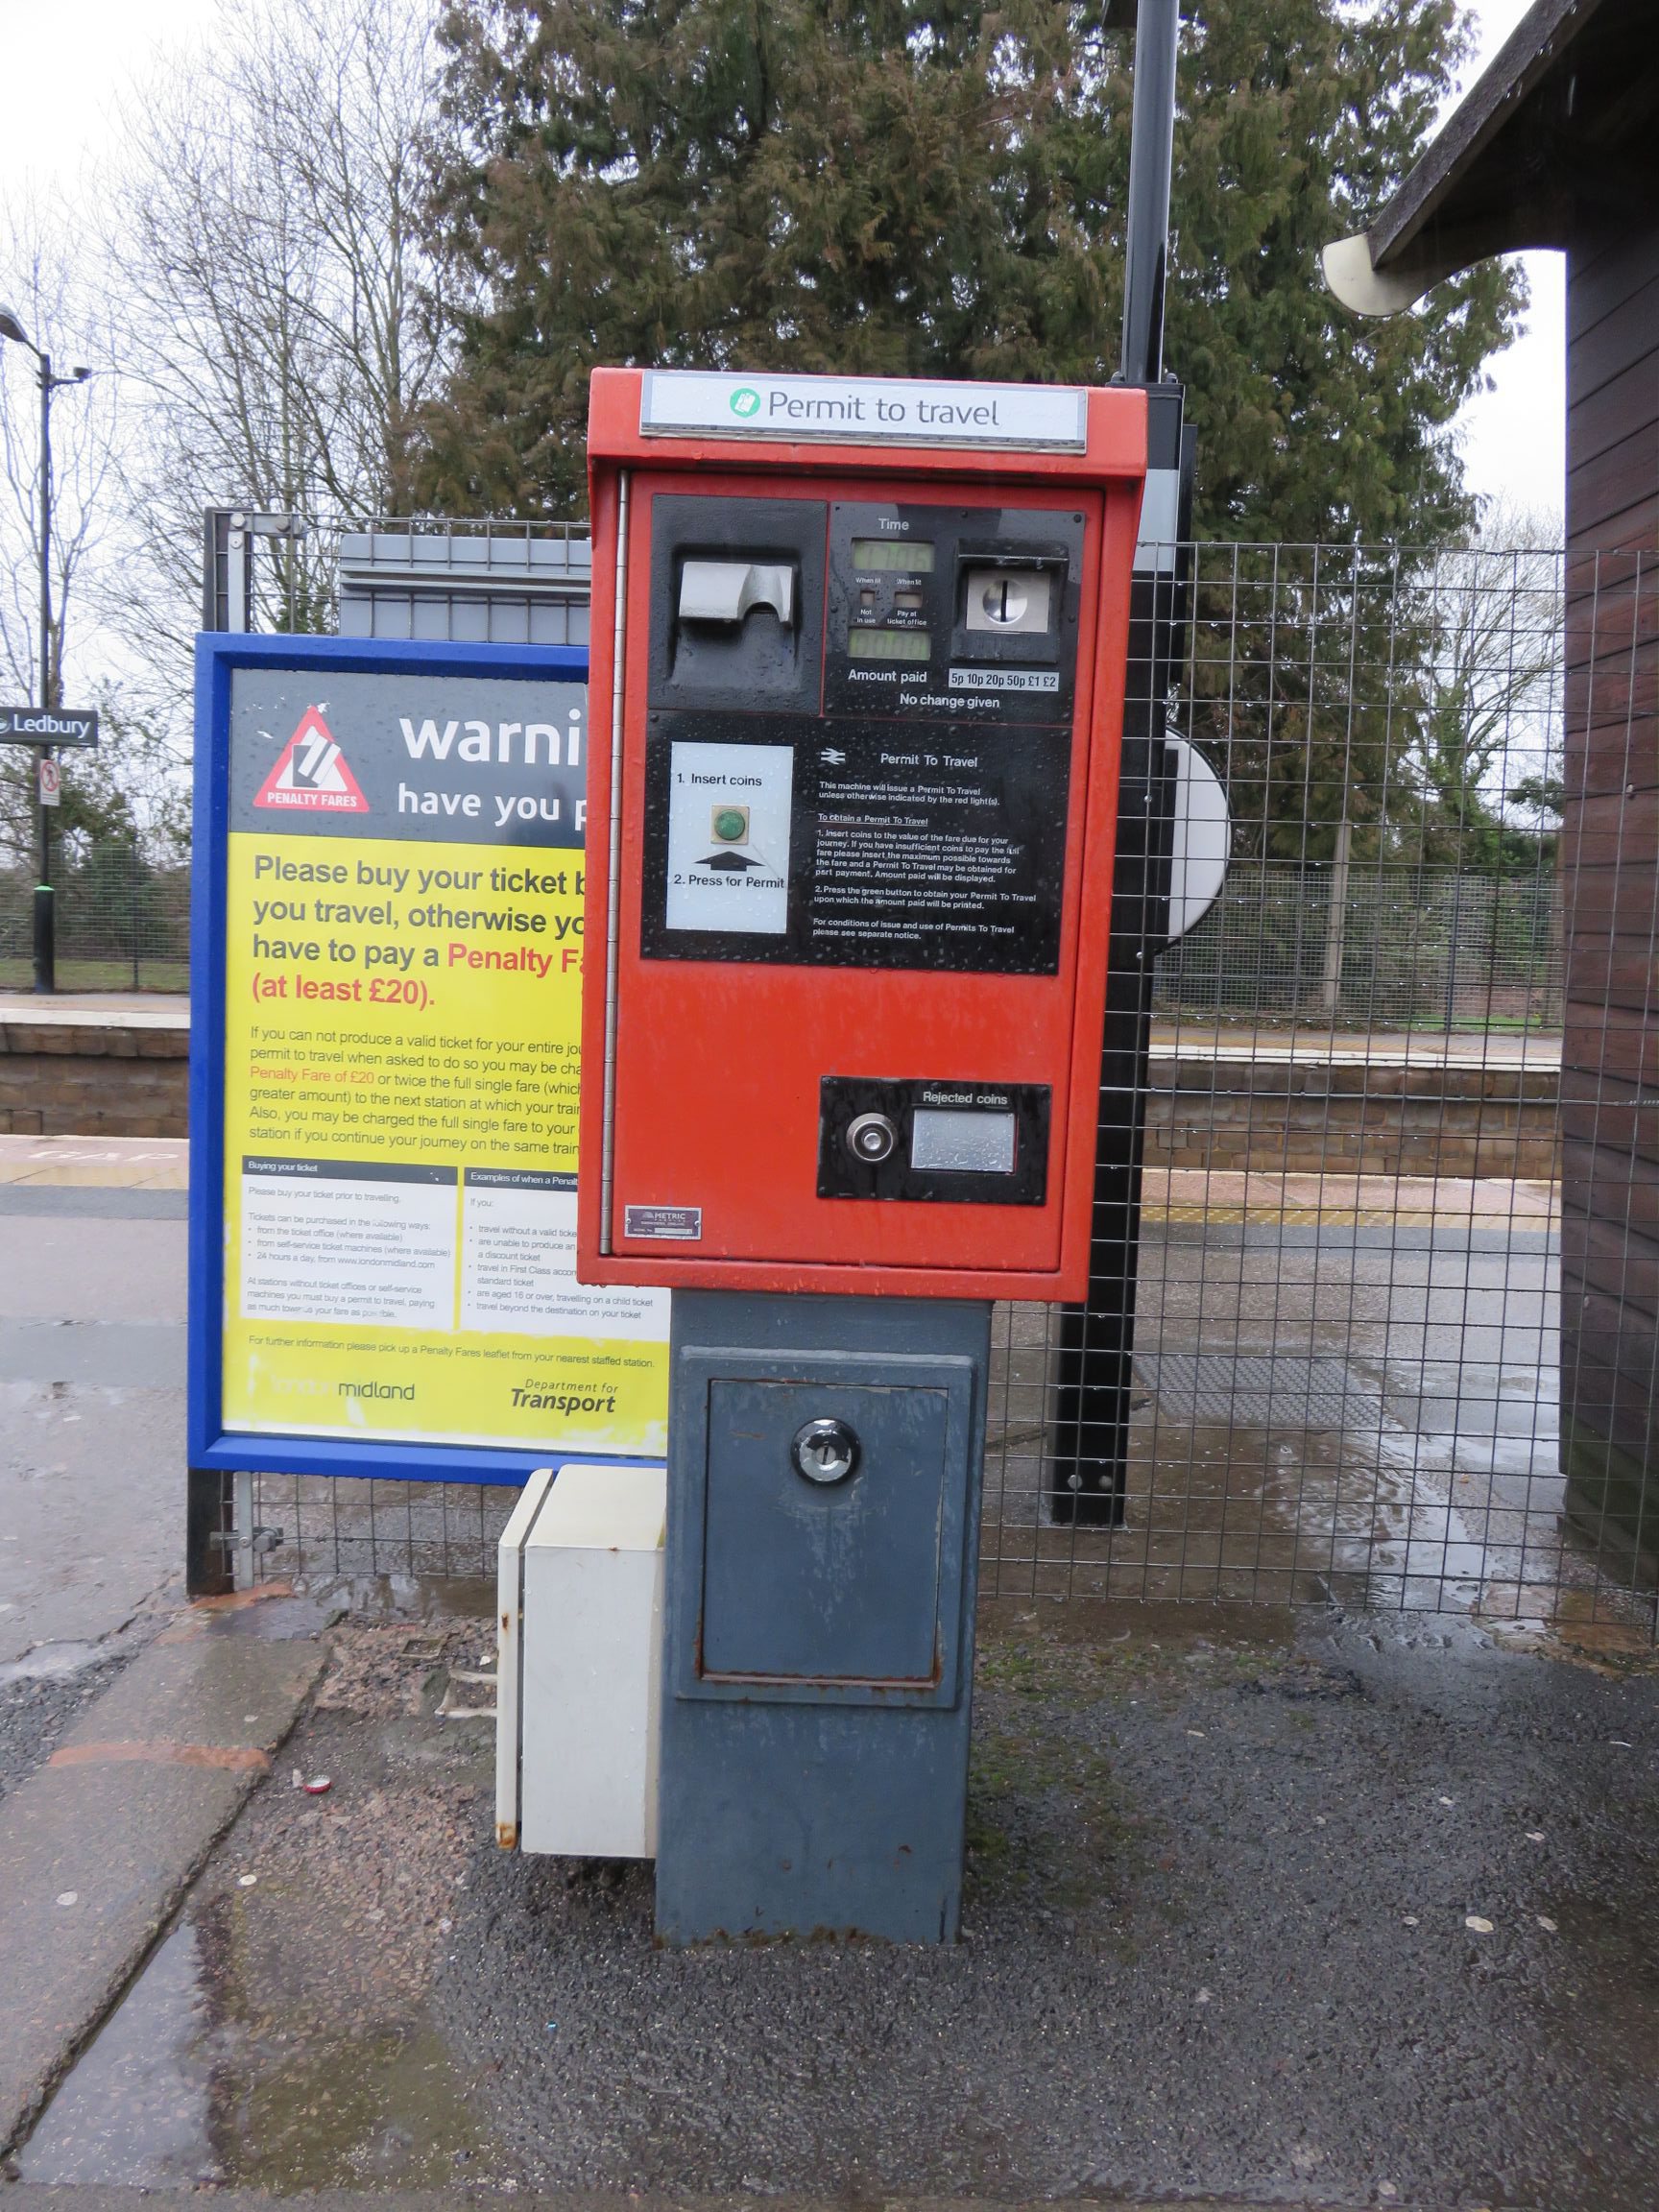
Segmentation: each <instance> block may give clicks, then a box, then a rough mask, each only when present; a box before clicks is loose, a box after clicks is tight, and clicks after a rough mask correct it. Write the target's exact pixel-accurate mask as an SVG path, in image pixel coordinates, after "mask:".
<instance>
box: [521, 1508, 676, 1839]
mask: <svg viewBox="0 0 1659 2212" xmlns="http://www.w3.org/2000/svg"><path fill="white" fill-rule="evenodd" d="M667 1491H668V1481H667V1475H666V1472H665V1470H664V1469H662V1468H661V1467H600V1466H593V1467H589V1466H567V1467H564V1468H561V1469H560V1470H559V1472H558V1473H557V1475H555V1473H554V1472H553V1470H552V1469H551V1468H545V1467H543V1468H539V1469H538V1470H537V1471H536V1473H535V1474H534V1475H532V1476H531V1478H530V1480H529V1481H528V1482H527V1483H526V1484H525V1486H524V1492H523V1495H522V1496H521V1497H520V1499H519V1501H518V1504H517V1508H516V1510H515V1512H514V1514H513V1518H512V1520H511V1521H509V1523H508V1524H507V1527H506V1528H505V1530H504V1531H503V1532H502V1536H501V1544H500V1550H499V1553H498V1579H499V1595H498V1601H497V1605H496V1629H497V1635H498V1642H499V1649H500V1662H499V1671H498V1676H497V1679H498V1683H499V1690H498V1695H497V1719H496V1737H495V1836H496V1840H497V1841H498V1842H499V1843H501V1844H502V1845H503V1846H505V1847H506V1848H507V1849H509V1850H510V1849H512V1848H513V1847H514V1846H515V1845H517V1848H518V1849H520V1850H522V1851H549V1852H558V1853H560V1854H562V1855H564V1856H565V1857H569V1858H579V1859H652V1858H655V1857H656V1854H657V1746H658V1735H659V1726H658V1716H659V1710H660V1703H659V1701H660V1695H661V1692H660V1677H661V1662H662V1539H663V1530H664V1523H665V1519H666V1513H667Z"/></svg>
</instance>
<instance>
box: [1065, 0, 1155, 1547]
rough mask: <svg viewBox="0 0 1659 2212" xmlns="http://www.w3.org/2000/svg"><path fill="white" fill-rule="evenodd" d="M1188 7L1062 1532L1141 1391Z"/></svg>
mask: <svg viewBox="0 0 1659 2212" xmlns="http://www.w3.org/2000/svg"><path fill="white" fill-rule="evenodd" d="M1180 29H1181V11H1180V0H1140V7H1139V12H1138V14H1137V18H1136V28H1135V94H1134V118H1133V129H1134V134H1133V137H1132V138H1131V141H1130V148H1129V203H1128V207H1127V209H1126V211H1125V225H1124V228H1125V251H1124V261H1123V357H1122V364H1121V367H1120V369H1119V372H1118V381H1119V382H1120V383H1124V384H1131V385H1141V386H1142V387H1144V388H1145V389H1146V394H1147V421H1146V441H1147V478H1146V496H1145V501H1144V504H1143V506H1142V522H1141V543H1140V544H1139V545H1138V546H1137V548H1136V553H1135V567H1134V572H1133V575H1132V577H1131V580H1130V589H1129V666H1128V681H1127V688H1126V693H1125V697H1124V703H1123V751H1122V761H1121V776H1120V780H1119V785H1118V793H1119V797H1118V860H1117V870H1116V875H1115V878H1114V882H1113V895H1112V936H1111V945H1110V950H1109V954H1108V959H1107V986H1106V1022H1105V1035H1104V1039H1103V1044H1102V1049H1101V1055H1100V1115H1099V1125H1098V1134H1097V1142H1096V1153H1095V1171H1094V1224H1093V1234H1092V1236H1091V1238H1090V1254H1089V1292H1088V1296H1087V1298H1086V1299H1085V1301H1084V1303H1083V1304H1082V1305H1080V1306H1062V1307H1061V1308H1060V1311H1059V1327H1058V1337H1057V1342H1056V1355H1057V1357H1056V1359H1055V1366H1054V1380H1055V1391H1054V1419H1053V1423H1052V1427H1051V1429H1050V1431H1049V1446H1048V1465H1047V1469H1046V1479H1045V1487H1046V1492H1047V1505H1048V1512H1049V1515H1050V1518H1051V1519H1052V1521H1053V1522H1055V1523H1056V1524H1058V1525H1059V1526H1061V1527H1068V1526H1070V1527H1078V1526H1093V1527H1103V1528H1117V1527H1121V1526H1122V1523H1123V1518H1124V1509H1125V1501H1126V1497H1127V1489H1128V1455H1129V1419H1130V1411H1131V1408H1132V1406H1133V1403H1134V1391H1135V1371H1134V1355H1135V1302H1136V1278H1137V1273H1138V1268H1139V1247H1140V1240H1141V1160H1142V1145H1143V1142H1144V1135H1145V1101H1146V1083H1147V1059H1148V1051H1149V1047H1150V1044H1151V1029H1152V980H1153V974H1152V969H1153V955H1154V953H1155V951H1156V950H1157V946H1158V944H1159V942H1160V936H1159V932H1160V931H1161V929H1162V928H1163V926H1164V925H1165V922H1166V917H1167V911H1168V909H1167V904H1166V900H1167V893H1168V884H1169V840H1170V830H1171V816H1172V809H1173V805H1174V781H1173V762H1174V754H1173V752H1172V751H1171V749H1170V748H1169V747H1167V746H1166V744H1165V742H1164V734H1165V694H1166V688H1167V685H1168V682H1169V673H1170V667H1171V662H1172V657H1173V629H1174V619H1175V615H1176V611H1177V606H1178V603H1179V599H1180V596H1181V575H1180V567H1181V555H1180V549H1179V546H1178V544H1177V543H1176V541H1177V540H1178V539H1179V537H1180V535H1181V533H1182V531H1183V530H1184V529H1185V528H1186V527H1187V523H1186V520H1185V518H1184V512H1183V499H1182V485H1183V482H1184V481H1185V480H1186V469H1185V468H1184V461H1183V456H1184V455H1185V454H1186V452H1187V450H1188V449H1187V446H1186V444H1185V434H1184V431H1183V427H1182V404H1181V393H1180V389H1179V387H1178V386H1176V385H1173V384H1166V383H1165V382H1164V292H1165V278H1166V264H1167V260H1168V243H1169V186H1170V171H1171V166H1172V163H1173V160H1174V148H1175V63H1176V55H1177V51H1178V45H1179V37H1180Z"/></svg>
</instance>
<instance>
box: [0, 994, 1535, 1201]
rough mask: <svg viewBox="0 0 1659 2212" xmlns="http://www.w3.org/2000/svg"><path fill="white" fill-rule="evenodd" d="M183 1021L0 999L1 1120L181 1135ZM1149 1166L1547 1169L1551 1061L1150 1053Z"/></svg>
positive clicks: (19, 1127) (32, 1132) (15, 1129)
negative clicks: (1, 1006) (1417, 1061)
mask: <svg viewBox="0 0 1659 2212" xmlns="http://www.w3.org/2000/svg"><path fill="white" fill-rule="evenodd" d="M189 1050H190V1036H189V1030H188V1027H187V1025H186V1022H185V1018H184V1016H183V1012H182V1009H180V1014H179V1016H178V1017H177V1019H176V1020H174V1021H172V1022H169V1023H168V1024H167V1025H166V1026H159V1025H156V1022H154V1021H153V1022H149V1023H146V1024H144V1025H142V1026H140V1025H139V1024H137V1023H135V1022H123V1021H121V1020H119V1019H117V1018H114V1017H111V1016H108V1015H105V1016H102V1017H100V1016H97V1015H92V1014H88V1015H85V1016H84V1017H82V1016H75V1017H73V1018H71V1017H69V1016H68V1015H67V1014H66V1013H57V1014H54V1016H53V1017H52V1018H51V1019H50V1020H46V1019H40V1020H34V1021H32V1020H31V1019H30V1018H29V1017H28V1016H27V1015H16V1014H12V1013H7V1014H4V1015H0V1134H8V1135H13V1136H23V1137H35V1136H42V1137H57V1136H65V1137H94V1136H107V1137H182V1136H184V1135H185V1133H186V1082H187V1071H188V1068H189ZM1150 1079H1151V1094H1150V1096H1149V1098H1148V1101H1147V1113H1146V1151H1145V1159H1146V1165H1147V1166H1149V1167H1212V1168H1219V1169H1228V1168H1246V1167H1248V1168H1254V1169H1257V1170H1259V1171H1261V1172H1264V1173H1267V1174H1273V1173H1279V1174H1292V1175H1300V1174H1312V1175H1316V1174H1319V1173H1320V1172H1321V1171H1323V1172H1325V1173H1327V1174H1345V1175H1436V1174H1438V1175H1508V1176H1514V1175H1520V1176H1552V1175H1554V1174H1556V1173H1557V1172H1558V1168H1557V1164H1556V1107H1557V1094H1558V1091H1559V1087H1560V1086H1559V1080H1558V1078H1557V1075H1556V1072H1555V1070H1554V1069H1553V1068H1552V1067H1548V1066H1545V1067H1537V1068H1531V1067H1527V1068H1523V1067H1503V1066H1500V1067H1496V1068H1494V1067H1491V1066H1486V1067H1480V1066H1471V1065H1465V1066H1459V1065H1457V1064H1456V1063H1455V1062H1453V1063H1451V1064H1449V1065H1437V1064H1432V1063H1431V1064H1427V1065H1424V1066H1420V1067H1418V1066H1412V1065H1410V1064H1409V1063H1407V1064H1404V1065H1390V1064H1388V1063H1387V1062H1386V1061H1379V1060H1375V1059H1374V1060H1369V1061H1367V1060H1361V1059H1359V1058H1358V1057H1355V1058H1353V1059H1349V1060H1327V1059H1319V1058H1315V1057H1307V1058H1301V1057H1299V1058H1296V1059H1291V1058H1290V1057H1288V1056H1285V1057H1281V1058H1278V1059H1270V1058H1249V1057H1246V1056H1244V1055H1243V1054H1242V1053H1240V1054H1239V1055H1238V1057H1237V1058H1235V1057H1231V1056H1223V1055H1217V1054H1214V1053H1212V1052H1209V1051H1205V1050H1202V1049H1191V1050H1185V1051H1180V1052H1177V1053H1174V1054H1170V1053H1168V1052H1167V1051H1166V1052H1164V1053H1162V1054H1160V1053H1155V1054H1154V1056H1153V1059H1152V1062H1151V1068H1150Z"/></svg>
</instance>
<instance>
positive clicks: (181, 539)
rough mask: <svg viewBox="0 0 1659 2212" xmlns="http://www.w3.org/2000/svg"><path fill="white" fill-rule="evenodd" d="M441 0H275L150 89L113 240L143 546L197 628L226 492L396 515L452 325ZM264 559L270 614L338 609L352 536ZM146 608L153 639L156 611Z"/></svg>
mask: <svg viewBox="0 0 1659 2212" xmlns="http://www.w3.org/2000/svg"><path fill="white" fill-rule="evenodd" d="M437 13H438V0H255V5H254V6H253V7H252V9H251V10H246V11H241V12H234V13H233V12H231V11H230V10H229V8H227V10H226V14H225V18H224V28H223V32H222V34H221V36H220V37H219V38H218V39H217V40H216V42H215V43H214V44H213V46H212V47H211V48H210V49H209V50H208V51H207V52H206V54H205V55H203V56H196V57H192V59H191V60H190V61H189V63H188V65H187V66H186V65H185V64H184V63H183V62H177V63H174V64H172V65H170V66H169V67H168V68H167V69H166V70H165V71H164V72H163V74H162V75H161V76H160V77H159V78H158V79H157V80H156V82H155V83H153V84H151V85H149V86H148V87H147V88H146V90H145V93H144V95H143V98H142V100H141V101H140V102H137V103H135V104H134V107H133V113H134V116H135V120H134V122H133V124H132V130H131V132H130V135H129V142H128V144H127V145H126V146H125V147H124V148H122V149H121V150H120V151H119V153H118V155H117V156H116V175H117V182H116V185H115V187H114V190H113V192H112V194H111V204H112V207H113V223H112V229H111V236H110V240H109V244H110V250H111V254H112V257H113V258H115V259H116V260H117V261H118V263H119V267H120V273H121V274H120V284H119V287H118V290H119V296H120V300H121V301H122V313H123V318H124V328H123V332H122V348H123V356H124V361H125V364H126V366H127V368H128V370H129V372H130V373H132V375H133V376H134V377H135V378H136V379H137V380H138V382H139V384H140V387H141V390H142V393H143V400H144V403H143V420H142V423H141V427H140V435H139V436H138V438H137V440H136V441H135V444H134V449H133V452H132V457H131V459H130V460H129V461H128V463H127V465H126V471H125V472H126V481H127V489H128V493H129V502H130V508H131V513H132V519H133V526H134V530H135V534H136V539H137V547H136V548H135V549H136V550H140V551H141V552H142V554H143V556H144V557H145V558H147V560H148V561H149V563H150V564H151V565H152V566H153V567H154V569H155V571H156V574H157V576H158V577H159V578H161V579H163V580H164V587H163V588H164V589H166V590H167V592H168V594H169V606H168V610H167V613H166V615H165V617H164V620H163V622H162V624H161V629H162V631H163V633H164V634H165V635H167V636H169V637H172V639H173V640H174V641H175V642H176V643H182V642H183V640H184V639H185V638H186V637H187V636H188V634H189V632H190V631H191V630H193V628H194V627H195V604H196V583H197V576H198V541H199V531H200V519H201V511H202V509H203V507H204V506H205V505H210V504H229V505H232V506H237V505H246V506H249V507H257V508H266V509H276V510H290V509H292V510H297V511H300V512H301V513H302V514H309V515H316V514H317V513H319V512H321V511H325V510H328V509H332V510H335V511H337V512H345V513H349V514H356V515H363V514H376V513H383V514H397V513H400V512H405V511H407V508H408V504H409V499H410V479H411V447H412V431H413V424H414V421H415V418H416V415H417V412H418V410H419V409H420V407H421V403H422V401H423V400H424V399H425V398H426V397H427V396H428V394H429V393H430V392H431V391H432V390H433V388H434V387H435V384H436V382H437V379H438V377H439V374H440V373H441V370H442V367H443V364H444V359H445V344H446V329H447V324H446V320H445V314H444V311H443V307H442V302H441V301H440V300H439V299H438V297H437V291H436V286H437V278H436V275H435V272H434V271H433V270H432V268H431V266H430V264H429V263H428V260H427V258H426V256H425V253H424V251H423V249H422V246H421V237H420V231H419V227H418V223H417V216H418V213H419V210H420V205H421V198H422V194H423V191H424V185H425V177H426V162H427V158H428V138H429V133H430V132H431V131H432V129H433V128H434V127H435V121H436V102H435V97H434V90H433V85H434V68H435V43H434V32H435V23H436V18H437ZM280 559H281V562H282V564H283V565H282V566H281V567H280V569H279V570H278V571H277V572H276V574H275V575H273V574H272V572H271V571H270V569H269V568H268V569H267V572H266V573H267V589H268V590H269V591H270V592H271V593H272V595H273V601H274V603H273V604H272V605H270V606H269V607H268V609H267V619H275V620H277V621H282V622H284V623H285V624H286V625H288V626H292V627H298V628H311V627H318V626H321V625H323V624H325V622H326V621H327V620H328V618H329V615H330V613H331V607H330V593H331V585H332V574H331V569H332V562H331V548H329V547H326V546H325V545H321V544H318V543H316V542H315V541H313V542H312V544H311V545H309V546H308V547H307V548H304V549H301V550H300V551H298V552H296V553H292V554H290V553H286V552H284V553H283V554H282V555H281V557H280ZM145 621H146V626H147V627H148V628H150V629H151V631H152V634H154V629H155V624H154V619H153V611H151V610H147V611H146V615H145Z"/></svg>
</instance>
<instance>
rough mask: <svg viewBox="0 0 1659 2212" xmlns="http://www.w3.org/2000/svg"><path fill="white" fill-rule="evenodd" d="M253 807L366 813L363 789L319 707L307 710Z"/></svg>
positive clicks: (255, 799)
mask: <svg viewBox="0 0 1659 2212" xmlns="http://www.w3.org/2000/svg"><path fill="white" fill-rule="evenodd" d="M325 704H326V702H325ZM253 804H254V805H255V806H300V807H306V808H309V809H311V810H313V811H319V812H323V813H326V814H367V813H368V811H369V802H368V800H367V799H365V798H364V796H363V787H362V785H361V784H360V783H359V782H358V781H357V779H356V777H355V776H353V775H352V773H351V770H350V767H349V764H348V762H347V759H346V756H345V754H344V753H342V752H341V750H340V748H339V746H338V745H337V744H336V742H335V740H334V735H333V733H332V732H331V731H330V730H329V728H328V725H327V723H326V722H325V721H324V719H323V709H322V707H307V708H306V709H305V711H304V713H303V714H302V715H301V718H300V727H299V729H298V730H296V731H295V733H294V734H293V736H292V737H290V738H289V740H288V742H287V744H286V745H284V746H283V748H282V752H281V755H280V757H278V759H277V761H276V766H275V767H274V768H273V769H272V771H271V773H270V775H269V776H267V777H266V779H265V781H264V782H263V783H261V784H260V786H259V788H258V790H257V791H256V792H255V793H254V795H253Z"/></svg>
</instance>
